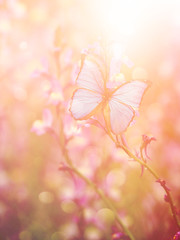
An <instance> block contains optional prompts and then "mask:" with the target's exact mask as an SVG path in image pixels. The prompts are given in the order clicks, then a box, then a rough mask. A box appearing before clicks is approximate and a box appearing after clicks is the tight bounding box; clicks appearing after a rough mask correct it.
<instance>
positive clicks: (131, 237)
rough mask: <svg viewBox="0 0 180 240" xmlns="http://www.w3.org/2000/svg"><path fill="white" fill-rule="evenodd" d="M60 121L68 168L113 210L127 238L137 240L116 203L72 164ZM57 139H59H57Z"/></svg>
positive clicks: (63, 148) (62, 146)
mask: <svg viewBox="0 0 180 240" xmlns="http://www.w3.org/2000/svg"><path fill="white" fill-rule="evenodd" d="M59 120H60V127H61V131H60V142H59V146H60V147H61V149H62V151H63V155H64V158H65V161H66V163H67V164H68V167H69V168H70V170H72V171H73V172H74V173H75V174H76V175H77V176H78V177H80V178H81V179H82V180H83V181H84V182H85V183H86V184H87V185H89V186H90V187H91V188H92V189H94V191H95V192H96V193H97V195H98V196H99V197H100V198H101V199H102V200H103V202H104V203H105V204H106V206H107V207H108V208H109V209H111V210H112V211H113V213H114V216H115V218H116V221H117V223H118V224H119V225H120V226H121V228H122V229H123V231H124V232H125V233H126V234H127V236H129V238H130V240H135V238H134V236H133V235H132V233H131V232H130V230H129V229H128V228H127V227H126V226H125V224H124V223H123V222H122V221H121V219H120V217H119V215H118V213H117V209H116V207H115V206H114V203H113V202H112V201H111V200H110V199H109V198H108V197H106V195H105V193H104V192H103V190H102V189H100V188H98V187H97V185H96V184H95V183H93V182H92V181H91V180H90V179H89V178H87V177H86V176H85V175H83V174H82V173H81V172H80V171H79V170H78V169H77V168H76V167H75V166H74V165H73V163H72V160H71V159H70V157H69V154H68V150H67V148H66V146H65V144H66V137H65V134H64V131H63V123H62V119H59ZM56 139H57V138H56Z"/></svg>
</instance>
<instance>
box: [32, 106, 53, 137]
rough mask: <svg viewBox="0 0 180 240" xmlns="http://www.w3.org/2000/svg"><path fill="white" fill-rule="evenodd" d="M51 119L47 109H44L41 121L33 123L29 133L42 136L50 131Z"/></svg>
mask: <svg viewBox="0 0 180 240" xmlns="http://www.w3.org/2000/svg"><path fill="white" fill-rule="evenodd" d="M52 121H53V117H52V114H51V111H50V110H49V109H44V111H43V117H42V120H36V121H35V122H34V123H33V126H32V128H31V132H35V133H36V134H37V135H43V134H44V133H46V132H47V131H48V130H50V129H51V126H52Z"/></svg>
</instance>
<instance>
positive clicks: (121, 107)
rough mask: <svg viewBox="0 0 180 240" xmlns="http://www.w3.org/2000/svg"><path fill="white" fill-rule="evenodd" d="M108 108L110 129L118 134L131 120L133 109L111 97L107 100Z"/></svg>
mask: <svg viewBox="0 0 180 240" xmlns="http://www.w3.org/2000/svg"><path fill="white" fill-rule="evenodd" d="M109 108H110V113H109V114H110V125H111V131H112V132H113V133H114V134H115V135H118V134H120V133H122V132H124V131H125V130H126V129H127V127H128V126H129V124H130V123H131V122H132V120H133V118H134V116H135V111H134V110H133V108H132V107H130V106H128V105H126V104H123V103H121V102H119V101H117V100H116V99H113V98H112V99H111V100H110V101H109Z"/></svg>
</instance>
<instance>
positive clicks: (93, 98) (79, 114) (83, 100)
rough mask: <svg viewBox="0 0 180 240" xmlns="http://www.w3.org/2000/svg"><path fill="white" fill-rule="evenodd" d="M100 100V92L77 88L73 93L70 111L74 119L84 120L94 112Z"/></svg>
mask: <svg viewBox="0 0 180 240" xmlns="http://www.w3.org/2000/svg"><path fill="white" fill-rule="evenodd" d="M101 102H102V96H101V94H99V93H96V92H93V91H90V90H88V89H83V88H79V89H77V90H76V91H75V92H74V94H73V99H72V102H71V107H70V112H71V113H72V115H73V117H74V118H75V119H77V120H85V119H88V118H90V117H91V116H92V115H94V114H95V112H96V110H97V108H98V107H99V106H100V104H101Z"/></svg>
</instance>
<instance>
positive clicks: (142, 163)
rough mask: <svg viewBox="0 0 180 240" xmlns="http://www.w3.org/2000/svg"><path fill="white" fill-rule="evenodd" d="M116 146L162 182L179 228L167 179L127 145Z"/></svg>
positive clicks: (179, 224)
mask: <svg viewBox="0 0 180 240" xmlns="http://www.w3.org/2000/svg"><path fill="white" fill-rule="evenodd" d="M116 146H117V147H119V148H122V149H123V150H124V151H125V152H126V153H127V155H128V156H129V157H130V158H133V159H134V160H135V161H136V162H138V163H140V164H141V165H142V166H144V167H145V168H146V169H147V170H148V171H149V172H150V173H151V174H152V175H153V177H154V178H155V179H156V180H158V182H159V183H160V184H161V186H162V187H163V189H164V191H165V192H166V194H167V198H168V203H169V205H170V209H171V212H172V215H173V218H174V222H175V223H176V226H177V228H178V229H180V223H179V221H178V218H177V214H176V210H175V206H174V203H173V199H172V196H171V194H170V191H169V189H168V188H167V186H166V185H165V181H162V180H160V177H159V176H158V175H157V173H156V172H155V171H154V170H153V169H152V168H151V167H150V166H149V165H148V164H147V163H146V162H144V161H142V160H141V159H139V158H138V157H137V156H136V155H134V154H133V153H132V152H131V151H130V150H129V149H128V148H127V147H125V146H124V145H120V144H117V143H116ZM163 182H164V184H163Z"/></svg>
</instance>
